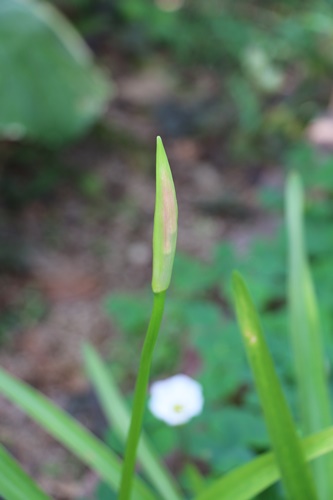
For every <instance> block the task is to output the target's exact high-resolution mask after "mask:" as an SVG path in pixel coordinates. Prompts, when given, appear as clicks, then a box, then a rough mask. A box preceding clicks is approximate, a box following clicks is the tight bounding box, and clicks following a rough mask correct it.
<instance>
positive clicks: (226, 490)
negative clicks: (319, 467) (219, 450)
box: [195, 427, 333, 500]
mask: <svg viewBox="0 0 333 500" xmlns="http://www.w3.org/2000/svg"><path fill="white" fill-rule="evenodd" d="M301 443H302V445H303V448H304V453H305V458H306V460H307V461H310V460H314V459H315V458H317V457H320V456H322V455H324V454H326V453H330V452H332V451H333V427H330V428H329V429H325V430H324V431H321V432H319V433H317V434H314V435H312V436H309V437H307V438H304V439H302V440H301ZM278 479H280V471H279V467H278V465H277V463H276V459H275V457H274V454H273V453H265V454H264V455H261V456H260V457H258V458H255V459H254V460H251V461H250V462H249V463H247V464H245V465H242V466H241V467H238V468H237V469H234V470H232V471H231V472H229V473H228V474H226V475H225V476H223V477H222V478H221V479H217V480H216V481H214V482H213V483H212V484H211V485H210V486H208V487H207V488H206V489H205V490H204V491H203V492H202V493H200V494H199V495H198V496H196V497H195V500H216V499H217V498H223V500H250V499H252V498H254V497H255V496H256V495H258V494H259V493H261V492H262V491H264V490H265V489H266V488H268V487H269V486H271V485H272V484H274V483H275V482H276V481H277V480H278ZM305 498H308V497H304V499H305Z"/></svg>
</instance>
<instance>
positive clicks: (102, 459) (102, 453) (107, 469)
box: [0, 368, 154, 500]
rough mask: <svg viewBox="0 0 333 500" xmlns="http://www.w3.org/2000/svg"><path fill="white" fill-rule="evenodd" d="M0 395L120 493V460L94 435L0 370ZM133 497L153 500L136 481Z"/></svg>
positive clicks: (29, 388) (138, 481) (141, 484)
mask: <svg viewBox="0 0 333 500" xmlns="http://www.w3.org/2000/svg"><path fill="white" fill-rule="evenodd" d="M0 393H1V394H3V395H4V396H5V397H6V398H7V399H8V400H9V401H11V402H12V403H14V404H16V405H17V406H19V408H21V409H22V410H23V411H24V412H25V413H26V414H27V415H29V416H30V417H31V418H32V419H33V420H34V421H35V422H37V423H38V424H39V425H41V426H42V427H43V428H44V429H45V430H46V431H47V432H48V433H49V434H51V435H52V436H53V437H54V438H55V439H57V440H58V441H59V442H60V443H62V444H63V445H64V446H65V447H66V448H67V449H68V450H70V451H71V452H72V453H74V455H76V456H77V457H78V458H80V459H81V460H82V462H84V463H85V464H86V465H88V466H90V467H91V468H92V469H94V470H95V471H96V472H97V473H98V474H99V475H100V476H101V477H102V478H103V479H104V480H105V482H107V483H108V484H109V485H110V486H111V488H113V489H114V490H115V491H117V488H118V486H119V482H120V474H121V461H120V460H119V458H118V457H117V456H116V455H115V454H114V453H113V452H112V451H111V450H110V449H109V448H108V447H107V446H106V445H105V444H104V443H102V442H101V441H100V440H99V439H97V438H96V437H95V436H94V435H93V434H91V432H89V431H88V430H87V429H85V428H84V427H83V426H82V425H81V424H79V423H78V422H77V421H76V420H74V419H73V418H72V417H70V416H69V415H68V414H67V413H66V412H64V411H63V410H61V409H60V408H58V407H57V406H56V405H55V404H53V403H52V402H51V401H49V400H48V399H47V398H46V397H45V396H43V395H42V394H40V393H39V392H38V391H36V390H35V389H33V388H32V387H30V386H28V385H27V384H25V383H24V382H21V381H19V380H16V379H15V378H14V377H12V376H11V375H9V374H8V373H7V372H5V371H4V370H2V369H1V368H0ZM133 498H135V499H137V500H144V499H147V500H152V499H154V495H153V494H152V493H151V492H150V490H149V488H148V487H147V486H146V485H145V484H144V483H143V481H141V480H140V479H139V478H136V479H135V481H134V488H133Z"/></svg>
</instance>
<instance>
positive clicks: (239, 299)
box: [233, 272, 317, 500]
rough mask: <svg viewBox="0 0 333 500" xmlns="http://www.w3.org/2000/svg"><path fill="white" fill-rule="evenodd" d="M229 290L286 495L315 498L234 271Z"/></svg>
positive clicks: (241, 283) (242, 284) (298, 499)
mask: <svg viewBox="0 0 333 500" xmlns="http://www.w3.org/2000/svg"><path fill="white" fill-rule="evenodd" d="M233 291H234V298H235V304H236V312H237V318H238V322H239V325H240V329H241V332H242V337H243V342H244V345H245V348H246V352H247V357H248V360H249V363H250V366H251V370H252V373H253V376H254V380H255V383H256V387H257V391H258V394H259V398H260V401H261V405H262V408H263V412H264V417H265V422H266V426H267V430H268V433H269V436H270V440H271V443H272V448H273V451H274V453H275V456H276V460H277V463H278V466H279V468H280V471H281V479H282V483H283V485H284V487H285V490H286V492H287V496H288V498H291V499H292V500H304V499H305V498H306V499H308V500H310V499H315V498H317V497H316V493H315V489H314V484H313V480H312V477H311V474H310V470H309V468H308V466H307V464H306V462H305V457H304V453H303V449H302V446H301V444H300V440H299V438H298V436H297V432H296V429H295V426H294V422H293V419H292V416H291V413H290V411H289V408H288V405H287V402H286V400H285V397H284V394H283V391H282V388H281V384H280V382H279V379H278V377H277V374H276V371H275V368H274V364H273V360H272V358H271V355H270V353H269V351H268V348H267V344H266V341H265V339H264V334H263V331H262V328H261V325H260V321H259V317H258V315H257V312H256V309H255V307H254V304H253V302H252V299H251V297H250V294H249V292H248V289H247V287H246V284H245V282H244V280H243V278H242V277H241V275H240V274H239V273H237V272H234V273H233Z"/></svg>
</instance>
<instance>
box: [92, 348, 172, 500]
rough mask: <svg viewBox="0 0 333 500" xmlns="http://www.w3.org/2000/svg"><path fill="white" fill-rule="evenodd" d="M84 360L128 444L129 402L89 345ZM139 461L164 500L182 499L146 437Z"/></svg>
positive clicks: (113, 423) (108, 414)
mask: <svg viewBox="0 0 333 500" xmlns="http://www.w3.org/2000/svg"><path fill="white" fill-rule="evenodd" d="M83 352H84V359H85V364H86V367H87V371H88V374H89V378H90V380H91V381H92V383H93V385H94V387H95V389H96V391H97V395H98V398H99V400H100V403H101V405H102V408H103V410H104V413H105V415H106V417H107V419H108V421H109V424H110V427H111V428H112V429H113V430H114V432H115V433H116V434H117V435H118V436H119V438H120V439H122V440H123V441H124V442H126V438H127V434H128V429H129V424H130V414H129V411H128V409H127V407H126V404H125V401H124V399H123V397H122V395H121V394H120V392H119V390H118V388H117V386H116V384H115V382H114V380H113V377H112V375H111V373H110V372H109V371H107V369H106V367H105V365H104V363H103V361H102V360H101V358H100V356H99V355H98V353H97V352H96V351H95V349H94V348H93V347H92V346H91V345H89V344H85V345H84V351H83ZM138 460H139V462H140V464H141V466H142V468H143V470H144V472H145V473H146V475H147V477H148V478H149V479H150V481H151V483H152V484H153V485H154V486H155V488H156V490H157V491H158V492H159V495H160V498H164V499H165V500H180V498H181V496H180V493H179V492H178V487H177V485H176V483H175V481H174V480H173V478H172V476H171V475H170V474H169V472H168V471H167V470H166V469H165V468H164V467H163V466H162V465H161V463H160V461H159V459H158V457H157V455H156V453H155V451H154V449H153V447H152V445H151V443H150V442H149V439H148V437H147V436H146V435H145V434H144V433H142V434H141V438H140V442H139V447H138Z"/></svg>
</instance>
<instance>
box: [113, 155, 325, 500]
mask: <svg viewBox="0 0 333 500" xmlns="http://www.w3.org/2000/svg"><path fill="white" fill-rule="evenodd" d="M286 161H287V164H288V166H289V167H290V168H293V169H297V170H298V171H300V172H301V173H302V175H303V176H304V182H305V185H306V187H307V198H306V199H307V204H306V207H305V209H306V241H307V248H308V254H309V258H310V262H311V269H312V273H313V277H314V282H315V285H316V292H317V295H318V300H319V303H320V311H321V319H322V327H323V328H322V330H323V334H324V347H325V356H326V357H327V360H326V361H327V364H328V365H329V360H331V359H333V337H332V335H331V334H330V332H332V330H333V303H332V301H333V298H332V293H331V278H330V277H331V276H332V273H333V262H332V258H331V246H332V236H333V235H332V227H333V224H332V213H333V196H332V194H333V180H332V179H333V176H332V171H333V158H332V157H329V156H328V157H326V158H323V159H322V160H321V161H319V163H318V155H317V154H315V152H313V151H312V150H311V149H310V148H309V147H308V146H306V145H300V146H299V147H298V148H295V149H294V150H292V151H290V153H289V154H288V158H287V160H286ZM305 165H306V168H305ZM274 194H275V196H274ZM260 196H261V199H262V201H263V204H264V206H265V210H269V211H271V212H272V213H277V214H281V215H282V210H283V197H282V194H280V195H278V196H277V195H276V192H275V193H274V192H271V191H270V190H268V189H265V190H262V192H261V193H260ZM235 267H237V268H238V269H239V270H240V271H241V273H242V274H243V275H244V276H246V277H247V281H248V283H249V287H250V289H251V291H252V293H253V297H254V298H255V302H256V305H257V307H258V311H259V314H260V318H261V321H262V324H263V328H264V331H265V332H266V340H267V343H268V345H269V348H270V351H271V353H272V356H273V359H274V361H275V364H276V369H277V372H278V374H279V376H280V379H281V381H282V384H283V387H284V391H285V394H286V397H287V399H288V403H289V404H290V406H291V408H292V410H293V413H294V414H295V415H296V416H298V418H299V417H300V415H299V410H298V400H297V391H296V386H295V374H294V365H293V358H292V351H291V349H290V339H289V333H288V331H289V322H288V307H287V300H286V296H287V269H288V267H287V238H286V229H285V226H284V225H281V227H280V228H278V230H277V231H276V234H275V235H273V236H270V237H269V238H267V237H266V238H265V237H261V238H258V237H257V238H255V239H254V240H253V241H252V243H251V244H250V247H249V249H248V251H247V252H246V254H245V255H243V256H241V255H239V254H238V253H237V252H236V250H235V249H234V248H233V247H232V245H230V244H226V243H221V244H218V245H217V246H216V247H215V249H214V251H213V255H212V259H211V261H210V262H209V263H203V262H201V261H199V260H197V259H194V258H192V257H189V256H187V255H179V254H178V255H177V256H176V259H175V264H174V274H173V279H172V283H171V287H170V292H171V293H170V298H169V300H168V301H167V304H166V309H165V319H164V321H163V327H162V328H163V335H161V336H160V338H159V341H158V344H157V347H156V351H155V355H154V359H155V363H154V367H153V377H155V378H163V376H167V375H168V374H169V373H171V372H173V371H176V372H177V371H178V372H179V371H180V370H181V369H182V360H183V359H184V358H185V359H186V358H187V356H188V355H189V356H191V355H192V357H194V361H193V362H194V363H195V364H194V366H195V367H196V368H195V369H196V370H197V373H196V377H197V378H198V380H199V381H200V382H201V384H202V385H203V388H204V393H205V398H206V400H205V411H204V413H203V414H202V415H201V416H199V417H197V418H196V419H195V420H194V421H192V422H189V423H188V424H187V426H186V427H184V428H182V429H180V430H179V429H178V430H175V429H174V428H172V427H168V426H167V425H165V424H163V423H161V422H159V421H157V420H156V419H155V418H154V417H153V416H151V415H150V414H147V415H146V421H145V428H146V430H147V432H148V433H149V435H150V436H151V437H152V439H153V441H154V443H155V444H156V447H157V449H158V451H159V452H160V453H161V454H162V455H163V456H168V455H170V454H172V453H173V452H174V451H175V449H177V447H179V443H181V448H182V452H183V453H184V454H185V462H186V461H189V462H190V463H192V464H194V465H195V467H199V468H200V467H201V468H202V467H203V469H204V470H206V469H205V468H207V467H208V469H209V471H210V474H211V475H213V476H214V475H215V474H219V473H220V472H221V471H225V472H227V471H229V470H230V469H232V468H234V467H235V466H237V465H239V464H241V463H243V462H246V461H247V460H249V458H251V457H253V456H255V455H256V454H258V453H260V452H262V451H264V450H266V449H268V447H269V439H268V435H267V431H266V426H265V423H264V419H263V417H262V412H261V408H260V404H259V401H258V397H257V395H256V392H255V388H254V386H253V382H252V381H251V380H252V377H251V373H250V369H249V367H248V363H247V361H246V357H245V352H244V348H243V345H242V340H241V338H240V337H239V335H238V333H237V331H238V328H237V325H236V324H235V323H234V320H233V316H232V309H233V296H232V290H231V287H230V278H229V276H230V269H232V268H235ZM148 304H149V295H148V293H147V294H145V293H142V292H140V294H133V295H127V294H112V295H111V296H110V297H109V298H108V299H107V302H106V310H107V312H108V313H109V314H110V315H111V317H112V318H113V320H114V321H115V322H116V324H117V325H118V327H119V328H120V330H121V331H122V333H123V336H122V337H121V339H119V340H118V342H117V343H116V345H115V344H114V343H113V354H112V365H113V373H115V374H116V376H117V377H118V379H119V380H122V381H123V383H124V382H125V385H126V381H127V382H128V380H131V379H132V378H134V376H135V369H136V362H133V360H134V361H135V359H136V358H135V352H137V350H138V349H139V346H140V344H141V332H142V329H143V328H144V325H145V324H146V323H147V321H148V319H149V314H148V312H147V311H148ZM288 346H289V347H288ZM119 354H120V359H121V362H117V358H118V356H119ZM124 356H125V359H126V363H125V365H124V364H123V361H124ZM124 366H126V372H124ZM329 384H330V392H331V394H333V378H332V374H330V375H329ZM179 434H181V437H179ZM191 436H195V439H193V438H191ZM179 439H180V441H179ZM214 443H216V446H214ZM120 450H121V447H120ZM182 480H183V485H184V486H186V484H188V481H189V479H188V473H187V472H186V467H185V469H184V474H183V476H182ZM280 494H281V493H280V490H279V487H278V486H274V487H273V488H272V490H270V492H269V495H270V496H269V498H283V496H282V497H281V496H280Z"/></svg>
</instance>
